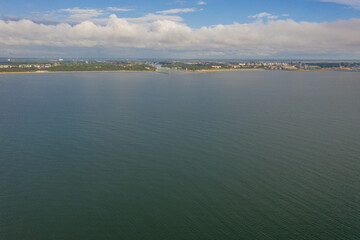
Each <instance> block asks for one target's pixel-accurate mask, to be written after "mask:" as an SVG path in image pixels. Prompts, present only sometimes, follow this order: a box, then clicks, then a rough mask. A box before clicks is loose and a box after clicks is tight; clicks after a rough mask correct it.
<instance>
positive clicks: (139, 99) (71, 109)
mask: <svg viewBox="0 0 360 240" xmlns="http://www.w3.org/2000/svg"><path fill="white" fill-rule="evenodd" d="M0 239H1V240H18V239H19V240H28V239H30V240H32V239H34V240H39V239H46V240H47V239H50V240H58V239H59V240H68V239H70V240H72V239H74V240H79V239H80V240H82V239H84V240H92V239H94V240H98V239H125V240H132V239H150V240H176V239H179V240H180V239H182V240H183V239H184V240H185V239H194V240H225V239H226V240H227V239H234V240H239V239H360V73H347V72H280V71H257V72H256V71H253V72H252V71H247V72H246V71H244V72H221V73H211V74H186V73H179V72H178V73H172V74H170V75H165V74H157V73H54V74H46V73H45V74H1V75H0Z"/></svg>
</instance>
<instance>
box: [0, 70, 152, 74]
mask: <svg viewBox="0 0 360 240" xmlns="http://www.w3.org/2000/svg"><path fill="white" fill-rule="evenodd" d="M118 72H123V73H131V72H133V73H135V72H155V73H156V72H157V71H135V70H131V71H130V70H129V71H127V70H120V71H35V72H30V71H29V72H0V74H14V73H118Z"/></svg>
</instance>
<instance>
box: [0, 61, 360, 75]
mask: <svg viewBox="0 0 360 240" xmlns="http://www.w3.org/2000/svg"><path fill="white" fill-rule="evenodd" d="M168 70H178V71H188V72H208V71H232V70H278V71H330V70H332V71H354V72H360V61H279V60H277V61H267V60H262V61H261V60H258V61H254V60H251V61H250V60H249V61H235V60H234V61H232V60H226V61H225V60H223V61H215V60H207V61H203V60H164V61H155V60H93V59H81V60H79V59H67V60H64V59H62V58H59V59H46V60H45V59H11V58H9V59H0V72H102V71H109V72H112V71H114V72H117V71H159V72H163V71H168Z"/></svg>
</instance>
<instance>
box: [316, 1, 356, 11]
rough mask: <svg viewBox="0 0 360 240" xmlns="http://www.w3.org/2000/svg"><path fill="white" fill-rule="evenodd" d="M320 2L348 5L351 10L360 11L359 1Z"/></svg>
mask: <svg viewBox="0 0 360 240" xmlns="http://www.w3.org/2000/svg"><path fill="white" fill-rule="evenodd" d="M321 1H322V2H332V3H338V4H343V5H348V6H351V7H353V8H356V9H360V0H321Z"/></svg>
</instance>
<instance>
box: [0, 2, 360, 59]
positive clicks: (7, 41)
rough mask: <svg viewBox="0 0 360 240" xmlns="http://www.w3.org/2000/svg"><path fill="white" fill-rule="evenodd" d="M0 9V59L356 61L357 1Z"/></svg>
mask: <svg viewBox="0 0 360 240" xmlns="http://www.w3.org/2000/svg"><path fill="white" fill-rule="evenodd" d="M0 2H1V4H0V19H2V20H1V22H0V56H8V55H14V56H20V55H21V54H23V55H36V54H41V56H49V55H56V54H59V53H67V54H69V55H71V54H75V55H76V54H80V55H88V56H93V55H94V56H93V57H99V56H100V55H103V57H107V56H109V57H114V56H113V55H115V56H119V57H131V56H134V57H164V56H171V57H175V58H176V57H180V58H187V57H188V58H192V57H194V58H195V57H199V58H202V57H203V58H206V57H214V58H220V57H222V58H226V57H229V58H246V57H261V58H267V57H269V58H302V57H304V58H360V52H359V50H356V49H359V46H360V39H359V35H360V34H359V31H360V30H359V29H360V27H357V26H359V25H357V24H358V23H359V22H358V20H359V19H360V0H273V1H269V0H251V1H242V0H237V1H235V0H228V1H220V0H204V1H188V0H186V1H185V0H154V1H145V0H140V1H116V0H103V1H99V0H87V1H83V0H72V1H70V0H62V1H44V0H32V1H29V0H27V1H25V0H13V1H4V0H0ZM111 15H112V16H111ZM24 19H27V21H31V23H29V22H26V21H24ZM359 21H360V20H359ZM84 22H85V23H84ZM86 22H92V23H93V24H94V25H89V24H86ZM61 23H63V24H67V25H68V27H65V28H64V26H62V25H61V26H60V25H59V24H61ZM328 23H329V24H330V25H328ZM44 24H45V26H44ZM249 24H250V25H249ZM340 25H341V26H340ZM46 26H57V27H56V28H49V27H46ZM114 26H116V27H114ZM222 26H225V28H224V27H222ZM204 28H206V29H205V30H204ZM24 29H25V31H24ZM30 29H32V31H30ZM201 29H203V30H201ZM294 29H297V30H294ZM51 31H53V32H51ZM59 31H64V32H63V33H62V34H61V35H59V36H57V37H56V38H55V37H54V35H56V33H58V32H59ZM71 31H73V32H75V33H76V34H75V35H76V37H73V36H70V34H68V33H69V32H71ZM339 31H341V33H339ZM36 32H38V33H44V35H43V38H41V36H40V35H38V36H34V35H35V33H36ZM79 32H80V33H81V34H78V33H79ZM301 32H303V34H300V33H301ZM320 32H321V33H322V34H323V35H324V37H322V36H321V35H320V34H318V33H320ZM25 33H26V34H27V35H26V34H25ZM234 33H236V34H237V35H235V34H234ZM104 34H105V35H106V36H107V38H106V39H104ZM338 34H343V37H344V38H348V39H351V41H347V42H346V43H345V45H344V46H342V44H341V39H340V38H339V37H338V36H336V35H338ZM10 35H11V36H10ZM65 35H66V36H67V37H68V39H66V38H65V37H64V36H65ZM307 35H309V37H307ZM141 36H144V39H147V41H148V42H145V40H144V41H143V42H142V41H141ZM172 36H173V37H174V39H171V37H172ZM249 36H251V38H253V41H252V40H251V39H249V38H250V37H249ZM279 36H280V37H279ZM210 37H211V39H212V43H209V44H204V43H205V41H206V40H205V39H206V38H210ZM46 38H47V39H46ZM176 38H177V39H179V41H178V42H176ZM312 38H313V39H312ZM54 39H59V41H57V40H54ZM111 39H112V40H111ZM309 39H310V40H309ZM150 43H151V44H150ZM253 43H257V44H258V45H257V46H256V45H254V44H253ZM296 44H297V45H296ZM282 46H284V47H283V48H282ZM316 47H317V48H316ZM320 48H321V49H320ZM314 49H315V51H314ZM316 49H320V50H319V51H317V50H316Z"/></svg>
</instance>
